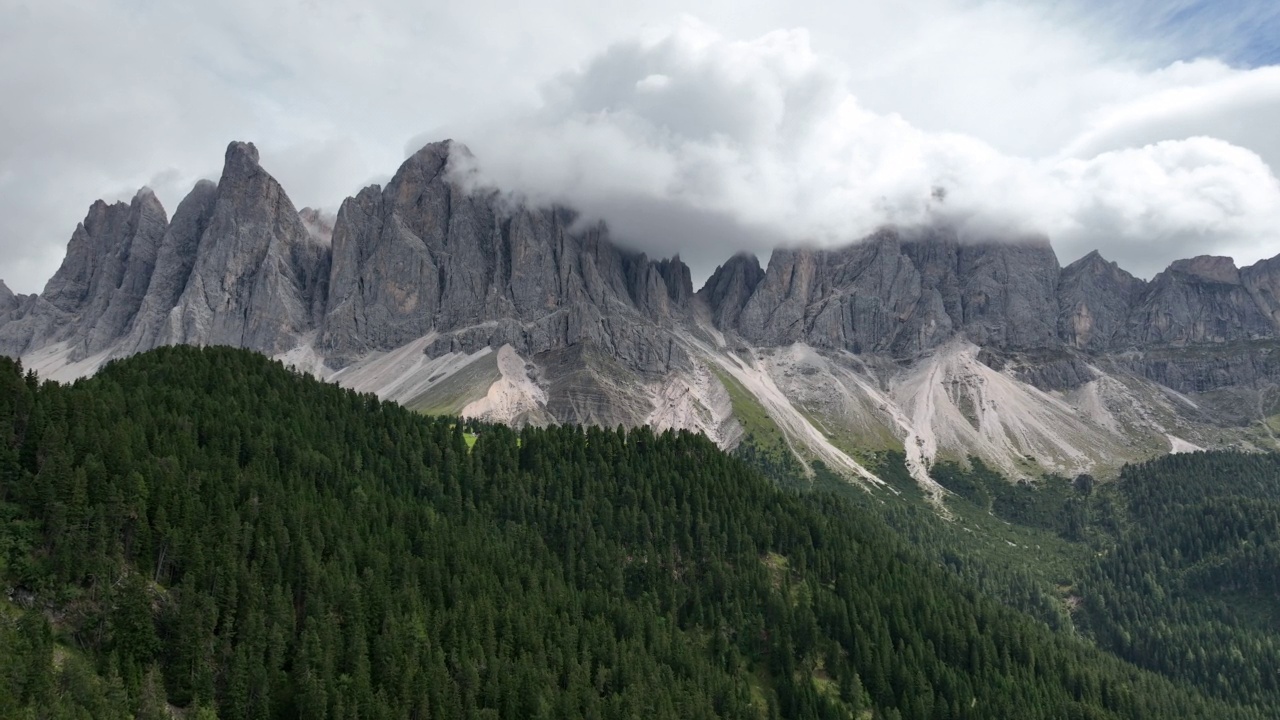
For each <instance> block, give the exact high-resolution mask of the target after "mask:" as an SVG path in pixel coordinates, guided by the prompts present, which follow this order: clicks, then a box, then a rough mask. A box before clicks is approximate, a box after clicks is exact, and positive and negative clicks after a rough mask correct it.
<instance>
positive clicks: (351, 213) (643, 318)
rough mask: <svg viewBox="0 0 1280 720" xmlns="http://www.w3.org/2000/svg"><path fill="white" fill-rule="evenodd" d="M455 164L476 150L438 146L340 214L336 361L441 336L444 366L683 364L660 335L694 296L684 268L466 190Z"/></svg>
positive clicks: (330, 340)
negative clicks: (556, 354)
mask: <svg viewBox="0 0 1280 720" xmlns="http://www.w3.org/2000/svg"><path fill="white" fill-rule="evenodd" d="M455 152H457V153H463V152H465V149H463V148H459V147H456V146H454V145H453V144H452V143H449V142H443V143H433V144H431V145H428V146H426V147H424V148H423V149H422V150H420V151H419V152H417V153H416V154H414V155H413V157H411V158H409V159H408V160H406V161H405V163H404V164H403V165H402V166H401V167H400V169H399V171H398V172H397V173H396V175H395V177H393V178H392V180H391V182H390V183H388V184H387V187H386V188H385V189H383V188H379V187H377V186H371V187H368V188H365V189H364V190H362V191H361V192H360V193H359V195H357V196H356V197H355V198H350V199H348V200H347V201H346V202H344V203H343V205H342V209H341V210H340V211H339V213H338V217H337V221H336V223H335V225H334V230H333V254H332V258H333V260H332V266H331V270H330V277H329V288H330V289H329V300H328V307H327V311H326V313H325V316H324V320H323V327H322V330H321V334H320V340H319V347H320V349H321V351H322V352H323V353H325V354H326V356H327V357H328V358H329V360H330V362H331V363H333V364H335V365H339V366H340V365H342V364H343V363H345V362H349V361H350V360H352V359H354V358H355V357H358V356H360V355H361V354H363V353H365V352H367V351H370V350H389V349H391V348H394V347H398V346H400V345H403V344H404V343H406V342H409V341H411V340H413V339H415V338H418V337H421V336H423V335H426V334H428V333H430V332H432V331H434V332H436V333H439V335H440V336H439V337H438V338H437V339H436V340H435V342H434V343H433V344H432V345H431V346H430V347H429V348H428V352H429V353H430V354H433V355H434V354H441V353H445V352H473V351H475V350H478V349H480V348H481V347H485V346H499V345H502V344H508V343H509V344H511V345H512V346H513V347H515V348H516V349H517V350H518V351H520V352H521V353H522V354H538V353H543V352H547V351H550V350H556V349H560V348H564V347H568V346H572V345H577V344H590V345H593V346H596V347H598V348H601V349H602V350H603V351H605V352H607V353H609V354H611V355H613V356H614V357H617V358H618V359H619V360H621V361H622V362H624V363H625V364H627V365H628V366H629V367H632V368H635V369H638V370H643V371H654V372H657V371H663V370H666V369H668V368H670V367H671V365H672V363H680V362H683V361H685V358H684V357H683V354H682V353H681V352H679V351H677V350H675V349H674V347H673V345H672V343H671V341H670V339H669V337H667V336H666V335H664V334H663V333H661V332H660V331H659V329H658V328H659V326H660V325H661V324H663V323H669V322H670V321H671V318H672V317H673V316H675V315H677V314H679V313H680V312H683V309H684V308H685V307H686V306H687V305H688V301H689V299H690V298H691V297H692V295H693V289H692V284H691V283H690V280H689V270H688V268H687V267H686V266H685V265H684V264H683V263H682V262H680V260H679V259H678V258H675V259H672V260H669V261H662V262H650V261H649V260H648V259H647V258H645V257H644V255H642V254H633V253H628V252H626V251H623V250H621V249H619V248H617V247H616V246H614V245H613V244H612V243H610V242H609V240H608V237H607V233H606V231H605V230H604V229H603V228H602V227H594V228H587V229H585V230H575V229H574V228H573V223H574V220H575V217H574V215H573V213H571V212H569V211H567V210H563V209H558V208H542V209H535V208H529V207H525V206H518V207H515V208H509V207H508V206H507V204H505V203H504V202H503V201H502V199H501V198H500V197H499V196H498V195H497V194H496V193H494V192H488V191H471V190H468V189H466V188H464V187H462V186H461V185H460V184H458V183H457V182H455V181H454V180H453V179H452V178H451V176H450V174H449V159H450V156H451V153H455Z"/></svg>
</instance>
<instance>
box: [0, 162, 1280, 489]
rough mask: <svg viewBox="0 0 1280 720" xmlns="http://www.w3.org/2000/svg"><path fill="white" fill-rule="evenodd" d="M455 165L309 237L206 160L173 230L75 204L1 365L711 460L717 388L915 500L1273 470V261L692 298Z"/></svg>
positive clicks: (893, 247)
mask: <svg viewBox="0 0 1280 720" xmlns="http://www.w3.org/2000/svg"><path fill="white" fill-rule="evenodd" d="M456 157H463V158H467V159H468V160H469V159H470V156H469V153H468V151H466V149H465V148H464V147H462V146H460V145H458V144H456V143H453V142H452V141H444V142H439V143H431V144H428V145H426V146H424V147H423V148H422V149H421V150H419V151H418V152H416V153H414V154H413V155H412V156H410V158H408V159H407V160H406V161H405V162H404V163H403V164H402V165H401V167H400V168H399V170H398V171H397V172H396V174H395V175H394V176H393V177H392V179H391V180H390V181H389V182H388V183H387V184H386V185H385V186H379V185H371V186H369V187H366V188H364V189H362V190H361V191H360V192H359V193H357V194H356V195H355V196H354V197H351V198H348V199H347V200H345V201H344V202H343V204H342V206H341V208H340V209H339V211H338V213H337V215H336V216H335V217H334V218H332V220H331V221H332V225H331V226H330V225H329V224H328V222H329V221H328V220H326V219H325V218H323V217H321V215H320V214H319V213H317V212H316V211H314V210H311V209H305V208H304V209H303V210H302V211H299V210H297V209H296V208H295V207H294V205H293V204H292V202H291V201H290V200H289V198H288V195H287V193H286V192H285V190H284V188H283V187H281V186H280V184H279V183H278V182H276V180H275V179H274V178H273V177H272V176H271V175H270V174H269V173H268V172H267V171H266V170H265V169H263V168H262V167H261V165H260V163H259V157H258V152H257V149H256V148H255V147H254V146H253V145H252V143H240V142H235V143H231V145H230V146H229V147H228V149H227V153H226V162H225V165H224V169H223V173H222V176H221V177H220V179H219V181H218V182H217V183H212V182H209V181H201V182H200V183H197V184H196V186H195V187H194V188H193V189H192V191H191V193H189V194H188V196H187V197H186V198H184V199H183V201H182V202H181V203H180V204H179V206H178V208H177V209H176V211H175V212H174V215H173V217H172V219H170V218H168V217H167V215H166V214H165V211H164V208H163V207H162V206H160V204H159V201H158V200H156V199H155V196H154V194H152V193H150V191H147V190H145V189H144V190H143V191H140V192H139V194H138V195H137V196H135V198H134V199H133V201H132V202H131V203H129V204H127V205H126V204H124V203H117V204H115V205H110V206H108V205H107V204H105V203H103V202H101V201H99V202H97V203H94V205H93V206H92V207H91V208H90V211H89V214H88V215H87V216H86V219H85V221H84V222H82V223H81V224H80V225H79V226H78V227H77V229H76V232H75V233H74V234H73V235H72V239H71V242H70V244H69V246H68V254H67V257H66V259H65V260H64V262H63V265H62V267H61V268H60V269H59V271H58V273H56V274H55V275H54V277H53V278H51V279H50V281H49V284H48V285H47V286H46V288H45V290H44V292H42V293H41V294H40V295H38V296H17V295H14V294H13V293H12V292H9V291H8V289H7V288H3V289H0V353H3V354H8V355H13V356H17V357H22V358H23V359H24V363H25V364H26V365H27V366H29V367H33V368H36V369H37V370H39V371H41V372H42V373H43V374H46V375H48V376H51V377H63V378H71V377H76V376H80V375H84V374H88V373H91V372H93V371H94V370H95V369H96V368H97V367H98V366H100V365H101V364H102V363H103V362H105V361H106V360H108V359H110V358H112V357H121V356H124V355H129V354H132V353H136V352H140V351H143V350H147V349H150V348H152V347H156V346H160V345H168V344H193V345H212V344H227V345H235V346H240V347H246V348H249V349H253V350H257V351H259V352H263V353H265V354H267V355H272V356H276V357H280V358H282V359H285V360H286V361H287V362H290V363H291V364H294V365H296V366H298V367H300V368H302V369H305V370H307V371H309V372H312V373H314V374H316V375H319V376H320V377H323V378H326V379H331V380H334V381H336V382H339V383H342V384H344V385H348V386H350V387H355V388H358V389H361V390H368V391H373V392H377V393H378V394H379V395H380V396H382V397H384V398H389V399H394V400H397V401H400V402H402V403H405V404H407V405H409V406H410V407H415V408H418V409H422V410H430V411H433V412H452V413H462V412H464V411H465V412H467V413H469V414H474V415H478V416H480V417H483V418H485V419H489V420H496V421H501V422H508V423H515V424H523V423H546V422H564V423H584V424H600V425H609V426H612V425H615V424H623V425H627V426H636V425H641V424H652V425H654V426H655V427H658V428H659V429H664V428H665V427H680V428H688V429H693V430H699V431H702V432H705V433H706V434H708V436H710V437H711V438H712V439H713V440H716V441H717V442H719V443H720V444H721V445H722V446H725V447H732V446H733V445H734V444H736V443H738V442H740V441H741V440H742V439H743V438H744V436H746V435H749V434H750V433H749V432H747V427H746V425H747V423H746V422H744V420H743V418H742V417H741V416H742V413H743V408H742V407H733V406H732V403H731V402H730V395H731V394H730V393H729V392H728V391H727V390H726V387H725V384H724V383H725V380H724V379H723V378H724V377H725V376H726V374H727V375H728V376H730V377H732V378H733V379H734V380H735V382H737V383H738V384H739V385H740V386H741V387H742V388H744V392H745V393H747V395H748V396H750V397H740V398H739V399H738V404H739V405H741V404H742V403H743V402H748V403H755V404H756V405H758V406H759V407H762V408H763V413H764V416H765V417H766V418H767V422H771V423H773V424H775V425H777V426H778V427H780V428H782V429H781V430H780V433H781V436H782V437H783V438H784V439H785V444H786V445H787V447H788V448H789V449H790V450H792V451H794V452H796V454H797V455H798V456H800V458H801V459H802V460H804V461H808V460H822V461H823V462H824V463H826V464H827V465H829V466H831V467H835V468H843V469H845V470H847V471H848V472H849V473H850V476H851V477H855V478H862V479H863V480H869V479H870V473H867V472H865V471H864V470H862V465H861V463H860V462H859V461H858V459H857V456H858V455H859V454H860V453H862V452H865V451H868V450H873V449H875V448H876V447H880V446H886V445H887V446H891V447H898V448H900V449H903V450H905V451H906V453H907V455H908V461H909V462H908V464H909V465H910V466H911V467H912V468H913V475H914V476H915V477H916V478H917V480H918V481H919V482H921V484H922V485H925V486H926V487H929V488H931V489H933V490H934V491H935V492H938V493H940V492H941V491H939V490H938V489H937V488H936V484H932V483H931V480H930V478H929V467H930V465H931V464H932V463H933V462H935V461H936V460H937V459H939V458H945V457H952V456H958V457H960V458H964V457H967V453H968V449H967V448H966V446H973V447H978V448H980V450H979V453H978V454H979V455H980V456H985V458H986V459H988V460H991V461H993V462H994V464H995V465H996V466H997V467H1000V468H1001V469H1002V470H1005V471H1006V472H1010V473H1011V474H1014V475H1016V476H1035V475H1037V474H1038V473H1039V472H1043V471H1050V472H1056V473H1060V474H1067V473H1074V472H1085V471H1099V470H1105V469H1107V468H1110V467H1117V466H1118V465H1119V464H1121V463H1123V462H1125V461H1129V460H1133V459H1144V458H1146V457H1151V456H1154V455H1158V454H1160V453H1162V452H1169V451H1176V450H1179V449H1186V448H1188V447H1201V446H1204V447H1209V446H1215V447H1218V446H1222V447H1228V446H1230V447H1241V448H1245V449H1256V448H1265V447H1273V446H1274V436H1272V435H1270V433H1269V432H1268V431H1269V429H1270V426H1269V425H1267V423H1266V420H1267V419H1268V418H1269V417H1270V415H1271V414H1272V413H1271V412H1270V410H1271V408H1269V407H1267V404H1268V403H1267V398H1268V397H1270V393H1271V391H1272V390H1273V389H1274V387H1275V385H1276V378H1280V362H1276V360H1275V359H1274V358H1276V357H1280V355H1274V353H1273V352H1272V349H1273V348H1272V346H1273V345H1277V346H1280V342H1277V341H1278V340H1280V258H1274V259H1271V260H1265V261H1262V262H1260V263H1257V264H1255V265H1252V266H1249V267H1246V268H1237V267H1236V265H1235V263H1234V262H1233V261H1231V260H1230V259H1229V258H1215V257H1210V256H1200V257H1197V258H1191V259H1187V260H1180V261H1176V262H1174V263H1173V264H1171V265H1170V267H1169V268H1168V269H1166V270H1165V271H1164V272H1162V273H1160V274H1158V275H1157V276H1156V277H1154V278H1152V279H1151V280H1150V281H1145V280H1141V279H1139V278H1135V277H1134V276H1132V275H1131V274H1129V273H1127V272H1125V271H1124V270H1123V269H1121V268H1119V266H1118V265H1116V264H1115V263H1112V262H1108V261H1106V260H1105V259H1104V258H1102V256H1101V255H1100V254H1098V253H1097V252H1096V251H1095V252H1093V253H1090V254H1089V255H1086V256H1085V257H1083V258H1080V259H1079V260H1076V261H1075V262H1073V263H1071V264H1069V265H1067V266H1066V267H1062V266H1061V265H1060V263H1059V261H1058V259H1057V256H1056V254H1055V253H1054V251H1053V248H1052V246H1051V245H1050V244H1049V241H1048V239H1047V238H1043V237H1034V236H1028V237H1025V238H1021V239H1017V240H1012V241H1007V240H1002V241H998V242H997V241H993V240H981V239H978V240H967V239H966V240H961V238H960V237H959V236H958V234H957V233H956V232H955V231H954V230H953V229H950V228H947V227H941V226H940V227H923V228H895V227H886V228H883V229H881V230H879V231H877V232H876V233H873V234H872V235H871V236H869V237H867V238H864V239H862V240H860V241H858V242H855V243H852V244H850V245H847V246H844V247H839V248H824V249H818V248H805V247H798V248H779V249H776V250H775V251H774V252H773V254H772V257H771V258H770V259H769V262H768V264H767V265H765V266H761V264H760V262H759V260H758V259H757V258H756V257H755V256H754V255H750V254H742V253H739V254H737V255H735V256H733V257H731V258H729V259H728V260H726V261H725V263H723V264H722V265H721V266H719V267H718V268H717V269H716V270H715V271H714V272H713V273H712V274H711V276H710V277H709V278H708V279H707V281H706V282H705V283H704V284H703V286H702V288H700V289H698V290H697V291H695V290H694V288H693V285H692V282H691V273H690V270H689V268H688V266H687V265H685V264H684V263H683V262H682V261H681V260H680V259H679V256H676V257H673V258H670V259H661V260H651V259H649V258H648V257H647V256H646V255H645V254H644V253H641V252H637V251H633V250H629V249H627V248H625V247H623V246H622V245H620V244H618V243H616V242H614V241H613V239H612V238H611V236H610V234H609V230H608V228H607V227H606V226H604V225H603V224H602V223H596V224H584V223H581V222H580V221H579V216H578V215H577V213H576V212H574V211H573V210H572V209H569V208H565V207H559V206H549V207H532V206H529V205H525V204H518V203H511V202H509V201H508V200H507V199H505V198H504V197H502V196H501V195H500V194H499V192H498V191H496V190H494V189H486V188H474V187H470V186H469V185H468V184H467V183H465V182H463V180H462V179H460V178H458V177H455V175H456V173H455V172H453V171H452V170H451V166H450V162H451V160H452V159H454V158H456ZM1246 391H1247V392H1246ZM1242 394H1250V395H1256V396H1257V397H1258V398H1259V400H1257V401H1256V402H1255V403H1254V405H1256V411H1254V410H1252V409H1251V410H1249V411H1246V412H1242V411H1241V409H1240V407H1239V401H1240V397H1241V396H1242ZM1191 395H1195V399H1192V398H1191V397H1190V396H1191ZM938 497H941V496H940V495H939V496H938Z"/></svg>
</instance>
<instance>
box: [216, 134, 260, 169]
mask: <svg viewBox="0 0 1280 720" xmlns="http://www.w3.org/2000/svg"><path fill="white" fill-rule="evenodd" d="M223 158H224V160H223V174H224V175H225V174H226V173H227V171H228V170H230V171H245V170H248V171H253V170H255V169H257V168H258V161H259V158H258V147H257V146H256V145H254V144H253V143H251V142H239V141H233V142H231V144H229V145H227V152H226V154H225V155H224V156H223Z"/></svg>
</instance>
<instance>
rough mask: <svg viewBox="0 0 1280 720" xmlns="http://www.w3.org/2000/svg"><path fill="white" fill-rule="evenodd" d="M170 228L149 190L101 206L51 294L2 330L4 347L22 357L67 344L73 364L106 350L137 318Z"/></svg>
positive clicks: (83, 228) (78, 235) (79, 232)
mask: <svg viewBox="0 0 1280 720" xmlns="http://www.w3.org/2000/svg"><path fill="white" fill-rule="evenodd" d="M167 225H168V220H167V218H166V217H165V213H164V208H163V207H161V205H160V202H159V201H158V200H157V199H156V197H155V195H154V194H153V193H152V192H151V191H150V190H148V189H146V188H143V189H142V190H140V191H138V194H137V195H135V196H134V198H133V200H132V202H130V203H129V204H127V205H126V204H124V203H115V204H113V205H107V204H106V203H104V202H102V201H101V200H99V201H98V202H96V203H94V204H93V206H92V207H90V208H89V213H88V214H87V215H86V216H85V219H84V221H83V222H82V223H80V225H79V226H77V227H76V230H75V232H74V233H72V235H71V241H70V242H69V243H68V244H67V256H66V259H64V260H63V263H62V265H61V266H60V267H59V268H58V271H57V272H56V273H54V275H53V277H52V278H50V280H49V282H48V283H47V284H46V285H45V289H44V292H43V293H41V295H40V297H39V298H38V299H37V300H35V301H34V302H30V303H29V307H28V308H27V309H26V311H25V312H23V313H21V317H16V318H11V320H10V322H8V323H6V324H5V326H4V327H3V328H2V329H0V349H2V350H4V351H5V352H7V353H11V354H15V355H21V354H22V353H25V352H28V351H30V350H34V349H36V348H39V347H43V346H46V345H50V344H53V343H58V342H68V343H69V344H70V347H71V352H70V354H69V356H68V357H69V359H70V360H72V361H75V360H79V359H81V358H84V357H86V356H88V355H92V354H94V353H97V352H99V351H101V350H104V349H106V348H107V347H108V346H110V345H111V343H113V342H114V341H115V340H116V339H117V338H119V337H120V336H121V335H122V334H123V333H124V332H125V331H127V330H128V328H129V327H130V325H131V323H132V322H133V319H134V316H135V315H136V314H137V312H138V308H139V306H140V305H141V303H142V297H143V295H144V294H145V293H146V290H147V284H148V283H149V282H150V279H151V271H152V268H153V267H154V266H155V261H156V251H157V248H158V247H159V245H160V240H161V238H162V237H163V236H164V233H165V230H166V227H167Z"/></svg>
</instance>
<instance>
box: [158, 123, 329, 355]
mask: <svg viewBox="0 0 1280 720" xmlns="http://www.w3.org/2000/svg"><path fill="white" fill-rule="evenodd" d="M327 265H328V248H325V247H324V246H322V245H320V244H319V243H318V242H317V241H316V240H315V239H314V238H313V237H312V236H311V234H310V233H309V232H308V231H307V229H306V227H305V226H304V225H303V223H302V220H301V219H300V218H299V217H298V212H297V210H295V209H294V207H293V203H291V202H290V201H289V198H288V196H287V195H285V192H284V190H283V189H282V188H281V187H280V184H279V183H277V182H276V181H275V178H273V177H271V176H270V175H269V174H267V172H266V171H264V170H263V169H262V168H261V167H260V166H259V165H258V151H257V149H256V148H255V147H254V146H253V145H252V144H248V143H232V144H231V146H230V147H229V148H227V154H226V164H225V165H224V167H223V171H222V177H221V179H220V180H219V181H218V187H217V197H216V199H215V200H214V205H213V210H212V214H211V216H210V217H209V220H208V225H207V227H206V228H205V231H204V233H203V235H202V236H201V239H200V242H199V243H198V247H197V251H196V258H195V262H194V264H193V265H192V268H191V273H190V277H189V279H188V282H187V285H186V287H185V289H184V290H183V292H182V294H181V296H180V297H179V299H178V302H177V305H176V307H175V308H174V310H173V311H171V312H174V313H176V314H177V317H176V318H174V319H171V321H170V323H169V324H168V325H167V326H166V327H165V330H164V332H163V333H161V334H160V335H159V336H158V337H157V341H158V342H159V343H161V344H169V343H173V344H178V343H188V344H201V345H206V344H218V345H237V346H240V347H247V348H251V349H254V350H259V351H262V352H266V353H279V352H283V351H285V350H288V349H289V348H292V347H293V346H294V345H295V344H296V343H297V341H298V338H299V337H301V336H302V335H304V334H306V333H307V332H308V331H310V330H311V329H313V328H314V327H315V315H316V311H315V305H316V304H317V302H318V297H317V296H319V297H320V298H323V296H324V292H325V285H326V284H327V269H328V268H327ZM319 302H322V301H319Z"/></svg>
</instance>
